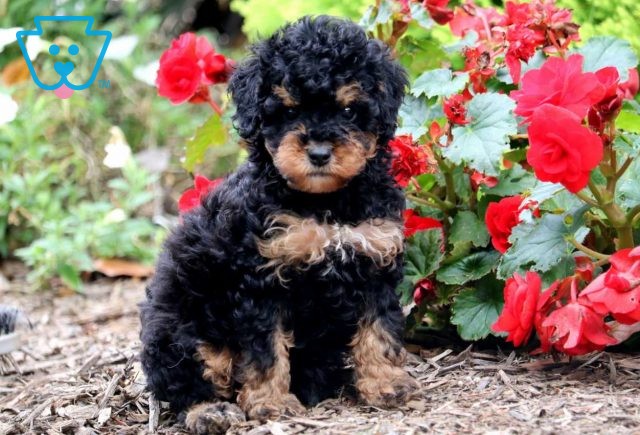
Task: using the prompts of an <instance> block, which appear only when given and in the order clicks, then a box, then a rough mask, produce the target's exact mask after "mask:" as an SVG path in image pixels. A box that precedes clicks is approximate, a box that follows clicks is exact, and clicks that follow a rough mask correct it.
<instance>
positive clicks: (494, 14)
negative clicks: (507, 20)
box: [449, 1, 503, 42]
mask: <svg viewBox="0 0 640 435" xmlns="http://www.w3.org/2000/svg"><path fill="white" fill-rule="evenodd" d="M502 20H503V16H502V15H500V13H498V11H496V10H495V9H494V8H480V7H478V6H476V5H475V4H474V3H473V1H467V3H465V4H464V6H463V7H462V8H456V9H455V11H454V13H453V18H452V19H451V21H449V27H450V28H451V33H453V34H454V35H456V36H460V37H463V36H465V35H466V34H467V32H469V31H470V30H473V31H475V32H476V33H477V34H478V37H479V39H480V40H491V39H493V40H494V41H496V42H500V41H501V40H502V38H503V33H502V32H496V33H495V34H494V32H493V27H495V26H496V25H498V24H499V23H500V22H501V21H502Z"/></svg>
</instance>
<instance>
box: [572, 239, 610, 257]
mask: <svg viewBox="0 0 640 435" xmlns="http://www.w3.org/2000/svg"><path fill="white" fill-rule="evenodd" d="M567 241H568V242H569V243H571V244H572V245H573V246H575V248H576V249H577V250H578V251H580V252H583V253H585V254H587V255H588V256H589V257H593V258H596V259H598V260H607V259H608V258H609V257H610V255H606V254H602V253H600V252H597V251H594V250H593V249H590V248H587V247H586V246H584V245H583V244H582V243H580V242H578V241H577V240H576V239H575V238H574V237H569V238H567Z"/></svg>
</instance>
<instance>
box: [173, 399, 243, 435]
mask: <svg viewBox="0 0 640 435" xmlns="http://www.w3.org/2000/svg"><path fill="white" fill-rule="evenodd" d="M243 421H245V416H244V412H242V410H241V409H240V408H239V407H238V406H237V405H234V404H232V403H229V402H217V403H201V404H199V405H196V406H194V407H193V408H191V409H190V410H189V413H188V414H187V418H186V419H185V424H186V426H187V429H188V430H189V432H192V433H195V434H198V435H204V434H221V433H225V432H226V431H227V430H228V429H229V428H230V427H231V426H232V425H234V424H237V423H240V422H243Z"/></svg>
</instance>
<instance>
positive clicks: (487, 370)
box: [0, 278, 640, 435]
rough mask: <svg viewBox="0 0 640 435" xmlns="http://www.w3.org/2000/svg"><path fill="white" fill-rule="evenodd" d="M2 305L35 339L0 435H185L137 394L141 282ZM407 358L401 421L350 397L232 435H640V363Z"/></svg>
mask: <svg viewBox="0 0 640 435" xmlns="http://www.w3.org/2000/svg"><path fill="white" fill-rule="evenodd" d="M2 287H4V288H2ZM0 295H1V301H2V303H4V304H15V305H18V306H20V307H21V308H22V309H23V310H25V311H26V312H27V313H28V316H29V318H30V320H31V322H32V323H33V327H34V328H33V330H32V331H30V332H28V333H27V334H26V340H25V343H24V346H23V348H22V349H21V350H20V351H16V352H14V353H12V354H11V355H10V356H9V357H7V356H5V357H2V358H0V375H1V376H0V434H9V433H47V434H59V433H77V434H92V433H105V434H116V433H117V434H129V433H146V432H148V431H152V432H156V433H160V434H176V433H184V428H183V427H182V426H180V425H179V424H177V423H176V421H175V417H174V416H173V415H172V414H171V413H170V412H169V411H168V409H167V407H166V404H164V403H158V402H156V401H154V400H151V399H150V397H149V395H148V393H146V392H145V390H144V374H143V373H142V371H141V370H140V363H139V362H138V358H137V353H138V349H139V341H138V328H139V323H138V314H137V303H138V301H140V300H141V299H142V297H143V295H144V282H142V281H135V280H115V281H114V280H107V279H101V280H98V281H95V282H93V283H91V284H89V285H87V286H85V290H84V294H74V293H71V292H64V291H63V292H60V291H58V292H40V293H34V292H31V291H29V290H27V289H26V286H25V285H24V283H23V281H22V279H20V278H18V279H16V280H14V281H12V282H10V283H9V284H8V285H6V282H5V285H4V286H2V285H0ZM410 350H411V351H412V352H414V353H412V354H411V355H410V358H409V361H408V363H407V370H409V372H411V374H412V375H413V376H415V377H416V378H417V379H418V380H419V381H420V384H421V385H422V389H421V391H420V394H419V397H418V398H416V399H415V400H413V401H411V402H409V403H408V404H407V406H405V407H403V408H401V409H396V410H383V409H377V408H374V407H371V406H363V405H361V404H358V403H357V402H356V401H355V400H354V399H353V398H351V397H346V396H345V397H340V398H337V399H333V400H328V401H325V402H323V403H321V404H320V405H318V406H316V407H314V408H313V409H309V410H308V412H307V413H306V414H304V415H300V416H297V417H282V418H281V419H279V420H277V421H271V422H268V423H266V424H260V423H258V422H255V421H250V422H246V423H243V424H241V425H237V426H235V427H232V428H231V429H230V433H232V434H241V433H242V434H246V433H248V434H254V435H257V434H274V435H281V434H301V433H310V434H354V433H358V434H414V433H447V434H450V433H486V432H498V433H545V434H546V433H562V434H565V433H612V434H613V433H615V434H619V433H633V432H636V433H640V412H639V407H638V403H639V402H640V400H639V398H640V357H639V356H637V355H631V354H614V353H607V352H601V353H596V354H591V355H588V356H585V357H581V358H574V359H573V360H568V359H567V360H563V361H554V360H552V359H549V358H542V357H539V358H533V357H530V356H529V355H527V354H517V353H515V352H507V353H504V354H503V353H502V352H501V351H500V350H499V349H495V350H490V351H487V350H486V349H484V350H477V349H476V348H474V347H473V346H469V347H468V348H466V349H463V350H460V349H453V348H437V349H420V348H418V347H415V346H411V347H410Z"/></svg>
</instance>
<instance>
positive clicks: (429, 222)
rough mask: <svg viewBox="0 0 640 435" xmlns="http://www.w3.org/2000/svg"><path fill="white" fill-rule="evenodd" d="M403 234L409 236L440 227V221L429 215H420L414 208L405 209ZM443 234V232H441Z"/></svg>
mask: <svg viewBox="0 0 640 435" xmlns="http://www.w3.org/2000/svg"><path fill="white" fill-rule="evenodd" d="M403 216H404V236H405V237H407V238H408V237H411V236H413V235H414V234H415V233H418V232H420V231H426V230H431V229H434V228H439V229H442V222H440V221H439V220H438V219H434V218H430V217H422V216H420V215H419V214H417V213H416V212H415V211H414V210H411V209H407V210H405V211H404V214H403ZM443 234H444V233H443Z"/></svg>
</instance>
